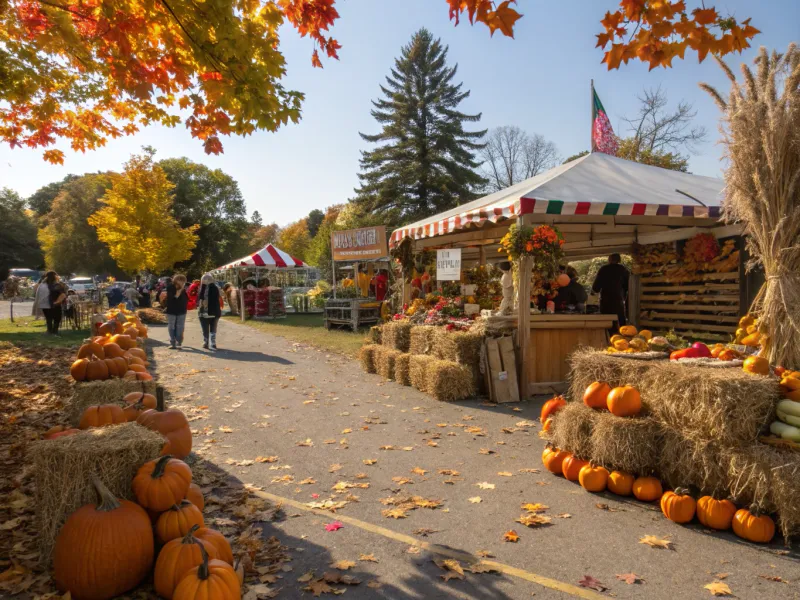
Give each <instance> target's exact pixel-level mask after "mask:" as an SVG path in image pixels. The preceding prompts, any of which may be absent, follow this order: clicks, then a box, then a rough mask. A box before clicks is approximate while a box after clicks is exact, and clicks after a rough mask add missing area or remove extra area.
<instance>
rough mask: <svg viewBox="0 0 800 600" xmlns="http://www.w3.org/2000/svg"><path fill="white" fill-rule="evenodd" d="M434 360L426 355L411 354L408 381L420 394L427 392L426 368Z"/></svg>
mask: <svg viewBox="0 0 800 600" xmlns="http://www.w3.org/2000/svg"><path fill="white" fill-rule="evenodd" d="M435 360H436V359H435V358H434V357H432V356H429V355H428V354H412V355H411V358H410V359H409V366H408V379H409V381H410V382H411V385H413V386H414V387H415V388H417V389H418V390H419V391H420V392H427V391H428V366H429V365H430V364H431V363H433V362H434V361H435Z"/></svg>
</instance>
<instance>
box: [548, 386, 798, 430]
mask: <svg viewBox="0 0 800 600" xmlns="http://www.w3.org/2000/svg"><path fill="white" fill-rule="evenodd" d="M798 382H800V380H799V381H798ZM566 405H567V401H566V400H564V397H563V396H556V397H554V398H550V400H548V401H547V402H545V403H544V406H542V413H541V415H539V421H541V422H542V423H544V422H545V421H547V418H548V417H552V416H553V415H554V414H556V413H557V412H558V411H559V410H561V409H562V408H564V407H565V406H566Z"/></svg>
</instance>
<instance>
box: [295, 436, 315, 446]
mask: <svg viewBox="0 0 800 600" xmlns="http://www.w3.org/2000/svg"><path fill="white" fill-rule="evenodd" d="M313 445H314V442H312V441H311V438H306V439H305V440H303V441H302V442H297V443H296V444H295V446H303V447H305V448H309V447H311V446H313Z"/></svg>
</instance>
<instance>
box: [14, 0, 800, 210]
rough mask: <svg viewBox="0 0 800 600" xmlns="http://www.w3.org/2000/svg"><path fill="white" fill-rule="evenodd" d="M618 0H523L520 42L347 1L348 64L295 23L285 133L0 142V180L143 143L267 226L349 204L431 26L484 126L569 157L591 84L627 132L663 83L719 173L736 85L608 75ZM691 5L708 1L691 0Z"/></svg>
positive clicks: (343, 31)
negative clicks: (406, 60) (179, 160)
mask: <svg viewBox="0 0 800 600" xmlns="http://www.w3.org/2000/svg"><path fill="white" fill-rule="evenodd" d="M616 4H617V2H615V1H614V0H568V1H560V2H543V1H539V0H520V1H519V10H520V12H522V13H523V14H524V17H523V18H522V19H521V20H520V21H518V22H517V27H516V39H514V40H511V39H508V38H505V37H502V36H501V35H500V34H499V33H498V34H496V35H495V36H494V38H490V37H489V33H488V29H486V28H485V27H484V26H482V25H480V26H475V27H471V26H469V24H468V23H467V24H465V23H464V22H462V24H461V25H459V26H458V27H454V26H453V23H452V22H450V21H449V19H448V14H447V5H446V3H445V2H444V0H402V1H397V0H393V1H389V0H339V2H337V7H338V9H339V12H340V14H341V17H342V18H341V19H340V20H339V21H337V23H336V25H335V27H334V29H333V32H332V33H333V35H334V36H335V37H336V38H337V39H338V40H339V42H340V43H341V44H342V46H343V48H342V50H341V53H340V60H339V61H332V60H326V61H325V68H324V69H322V70H321V69H314V68H312V67H311V64H310V57H311V51H312V45H311V42H310V41H309V40H307V39H301V38H300V37H299V36H298V35H297V34H296V33H295V32H294V31H293V30H290V29H288V28H287V29H286V30H285V31H284V32H283V37H282V43H281V49H282V51H283V52H284V54H285V56H286V58H287V62H288V69H289V73H288V76H287V78H286V80H285V82H286V85H287V87H289V88H291V89H296V90H299V91H302V92H305V93H306V101H305V103H304V105H303V118H302V120H301V121H300V123H299V124H297V125H290V126H288V127H286V128H284V129H282V130H281V131H279V132H278V133H266V132H263V133H258V134H256V135H253V136H250V137H247V138H228V139H223V144H224V145H225V153H224V154H223V155H220V156H207V155H206V154H204V153H203V151H202V147H201V144H200V142H198V141H197V140H193V139H192V138H191V137H190V135H189V133H188V132H187V131H186V130H185V129H184V128H183V127H182V126H179V127H177V128H175V129H164V128H161V127H151V128H147V129H145V130H143V131H141V132H139V133H138V134H137V135H134V136H131V137H127V138H124V139H120V140H110V141H109V143H108V145H107V146H106V147H105V148H103V149H100V150H98V151H95V152H90V153H87V154H80V153H72V152H70V151H68V150H67V144H60V146H59V147H60V148H62V149H65V150H66V160H65V164H64V165H63V166H51V165H48V164H47V163H45V162H44V161H43V160H42V159H41V152H40V151H30V150H22V149H14V150H11V149H9V148H8V147H7V146H0V187H10V188H12V189H15V190H17V191H18V192H20V193H21V194H23V195H25V196H27V195H29V194H30V193H32V192H33V191H35V190H36V189H37V188H39V187H40V186H42V185H45V184H47V183H49V182H51V181H55V180H58V179H61V178H62V177H64V176H65V175H66V174H68V173H84V172H87V171H97V170H119V169H120V168H121V166H122V164H123V163H124V162H125V160H127V159H128V157H129V156H130V154H132V153H135V152H138V151H139V150H140V148H141V146H143V145H151V146H154V147H155V148H156V149H157V150H158V153H157V155H156V157H157V158H168V157H176V156H187V157H189V158H190V159H192V160H194V161H196V162H200V163H204V164H206V165H208V166H209V167H211V168H220V169H223V170H224V171H226V172H227V173H229V174H230V175H232V176H233V177H234V178H235V179H236V180H237V181H238V182H239V185H240V187H241V189H242V192H243V194H244V197H245V199H246V201H247V207H248V211H249V212H252V211H253V210H258V211H259V212H260V213H261V215H262V217H263V218H264V220H265V221H266V222H271V221H276V222H277V223H279V224H281V225H284V224H286V223H288V222H290V221H292V220H295V219H297V218H300V217H302V216H304V215H306V214H307V213H308V212H309V211H310V210H311V209H314V208H324V207H326V206H329V205H331V204H335V203H339V202H344V201H346V200H347V198H348V197H350V196H351V194H352V190H353V187H354V186H355V185H357V183H358V179H357V173H358V159H359V151H360V150H363V149H366V148H367V147H368V145H367V144H366V143H365V142H364V141H363V140H361V138H360V137H359V135H358V132H359V131H362V132H365V133H375V132H377V131H378V128H377V124H376V123H375V122H374V121H373V120H372V118H371V117H370V114H369V111H370V108H371V104H370V101H371V100H372V99H374V98H376V97H378V95H379V88H378V86H379V85H380V84H381V83H382V82H383V80H384V77H385V76H386V74H387V73H388V72H389V69H390V68H391V66H392V65H393V62H394V58H395V57H396V56H397V55H398V54H399V51H400V48H401V46H403V45H404V44H406V43H407V42H408V40H409V39H410V37H411V35H412V34H413V33H414V32H415V31H416V30H417V29H418V28H420V27H422V26H425V27H427V28H428V29H430V30H431V31H432V32H433V33H434V35H436V36H438V37H441V39H442V40H443V42H444V43H446V44H447V45H449V47H450V54H449V57H450V61H451V62H454V63H458V66H459V72H458V77H457V79H458V80H459V81H462V82H463V83H464V87H465V88H466V89H469V90H471V92H472V94H471V96H470V98H469V99H468V100H467V101H465V102H464V103H463V105H462V109H463V110H464V111H465V112H481V113H483V118H482V120H481V122H480V128H491V127H495V126H499V125H518V126H520V127H522V128H523V129H525V130H527V131H529V132H536V133H541V134H542V135H544V136H545V137H546V138H548V139H550V140H552V141H554V142H555V143H556V144H557V146H558V148H559V151H560V153H561V155H562V156H564V157H566V156H569V155H570V154H574V153H576V152H579V151H581V150H585V149H588V146H589V131H590V129H589V128H590V103H589V102H590V96H589V81H590V80H591V79H594V81H595V87H596V89H597V92H598V94H599V95H600V98H601V100H602V102H603V104H604V105H605V108H606V110H607V111H608V113H609V117H610V118H611V122H612V124H613V126H614V128H615V130H616V131H617V133H620V134H624V128H623V127H622V122H621V117H622V116H625V115H632V114H634V113H635V111H636V109H637V101H636V95H637V94H639V93H640V92H641V91H642V89H643V87H656V86H658V85H661V86H662V87H663V88H664V90H666V92H667V93H668V95H669V98H670V101H671V103H672V104H675V103H677V102H678V101H679V100H681V99H683V100H687V101H688V102H691V103H692V104H693V105H694V107H695V108H696V109H697V119H696V123H697V124H702V125H704V126H705V127H706V129H707V130H708V132H709V136H708V142H707V143H705V144H703V145H702V146H700V147H699V154H698V155H696V156H693V157H692V158H691V161H690V170H691V171H692V172H694V173H698V174H702V175H711V176H719V175H721V169H722V163H721V162H720V160H721V155H722V149H721V147H720V146H719V144H718V143H717V141H718V139H719V135H718V133H717V127H718V125H717V124H718V116H719V112H718V110H717V108H716V106H715V105H714V104H713V103H712V101H711V99H710V98H709V97H707V95H706V94H705V93H704V92H702V91H701V90H700V89H699V88H698V87H697V83H698V82H700V81H706V82H709V83H711V84H713V85H717V86H721V87H722V88H723V89H725V90H727V87H728V86H727V83H726V81H727V80H726V79H725V77H724V75H723V74H722V72H721V71H720V70H719V68H718V67H717V66H716V64H715V63H714V61H713V60H711V59H710V58H709V59H708V60H706V61H705V62H704V63H703V64H701V65H698V64H697V59H696V56H694V55H693V56H691V57H689V55H688V54H687V57H689V58H688V60H686V61H677V60H676V61H675V63H674V68H673V69H668V70H664V69H657V70H654V71H652V72H648V71H647V67H646V65H642V64H639V63H635V64H634V63H630V64H629V65H627V66H624V65H623V66H622V68H621V69H620V70H618V71H612V72H608V71H607V70H606V69H605V66H604V65H602V64H600V60H601V58H602V54H601V52H600V50H599V49H595V48H594V44H595V37H594V36H595V34H596V33H599V31H600V25H599V21H600V19H601V18H602V16H603V14H604V13H605V11H606V10H609V9H611V8H613V7H614V6H616ZM688 4H689V6H690V7H692V6H694V5H697V4H699V2H696V1H695V0H689V1H688ZM707 4H715V5H716V7H717V8H718V10H720V12H722V13H730V14H732V15H734V16H736V17H738V18H740V19H741V18H745V17H748V16H749V17H752V19H753V21H752V23H753V25H755V26H756V27H757V28H759V29H761V31H762V32H763V33H762V34H761V35H759V36H757V37H756V38H755V41H754V46H755V47H756V48H757V47H758V46H759V45H764V46H766V47H767V48H769V49H777V50H784V49H785V48H786V47H787V45H788V44H789V43H790V42H791V41H800V2H798V1H797V0H762V1H760V2H753V1H752V0H749V1H748V0H724V1H720V2H713V1H712V2H707ZM754 54H755V50H754V49H751V50H750V51H748V52H745V53H744V54H743V55H742V56H739V55H734V56H733V57H728V58H727V61H728V63H729V64H732V65H736V66H738V64H739V63H741V62H745V61H747V62H749V61H750V60H751V59H752V57H753V55H754Z"/></svg>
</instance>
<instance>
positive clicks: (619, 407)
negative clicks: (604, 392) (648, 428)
mask: <svg viewBox="0 0 800 600" xmlns="http://www.w3.org/2000/svg"><path fill="white" fill-rule="evenodd" d="M608 410H609V411H610V412H611V414H612V415H616V416H618V417H633V416H636V415H638V414H639V412H640V411H641V410H642V397H641V396H640V395H639V390H637V389H636V388H635V387H633V386H630V385H625V386H622V387H615V388H614V389H613V390H611V392H610V393H609V394H608Z"/></svg>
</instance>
